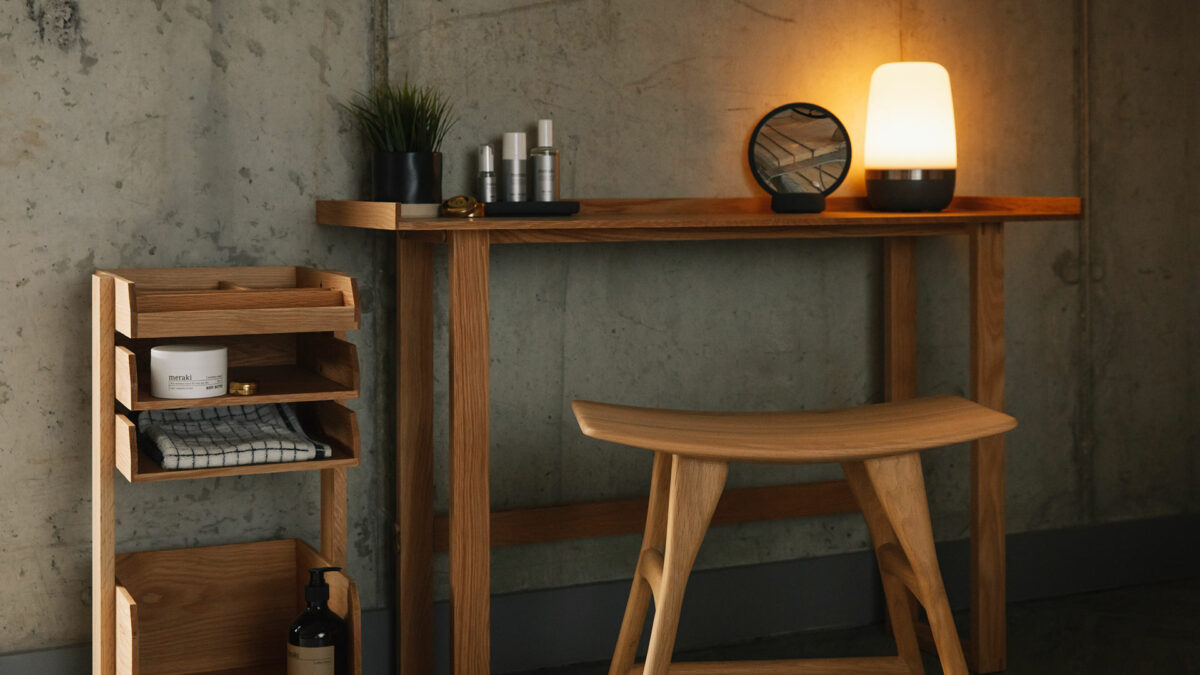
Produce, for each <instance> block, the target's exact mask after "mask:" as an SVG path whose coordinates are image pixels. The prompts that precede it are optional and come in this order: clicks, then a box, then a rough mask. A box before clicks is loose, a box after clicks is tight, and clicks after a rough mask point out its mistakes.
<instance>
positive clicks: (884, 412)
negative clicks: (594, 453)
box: [571, 396, 1017, 464]
mask: <svg viewBox="0 0 1200 675" xmlns="http://www.w3.org/2000/svg"><path fill="white" fill-rule="evenodd" d="M571 408H572V409H573V410H574V411H575V418H576V419H577V420H578V421H579V428H580V430H581V431H583V433H584V435H585V436H591V437H592V438H599V439H601V440H605V441H612V442H614V443H621V444H623V445H632V446H633V447H635V448H645V449H647V450H657V451H660V452H670V453H673V454H679V455H689V456H692V457H715V458H719V459H726V460H730V461H736V462H767V463H779V464H801V463H808V462H842V461H846V460H850V459H868V458H871V457H886V456H888V455H897V454H900V453H903V452H911V451H913V450H925V449H927V448H939V447H942V446H945V445H952V444H954V443H961V442H963V441H969V440H973V439H976V438H980V437H981V436H994V435H996V434H1001V433H1004V432H1005V431H1008V430H1009V429H1012V428H1013V427H1015V426H1017V421H1016V420H1015V419H1013V418H1012V417H1010V416H1008V415H1005V414H1004V413H1002V412H997V411H995V410H992V409H991V408H988V407H985V406H982V405H979V404H978V403H974V402H972V401H968V400H966V399H965V398H961V397H958V396H930V397H926V398H913V399H908V400H904V401H898V402H895V403H880V404H877V405H864V406H858V407H855V408H839V409H835V410H802V411H796V412H736V413H729V412H697V411H690V410H664V409H660V408H638V407H634V406H625V405H615V404H612V403H596V402H594V401H575V402H573V403H572V404H571Z"/></svg>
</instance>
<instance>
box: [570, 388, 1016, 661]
mask: <svg viewBox="0 0 1200 675" xmlns="http://www.w3.org/2000/svg"><path fill="white" fill-rule="evenodd" d="M572 408H573V409H574V411H575V417H576V419H578V420H579V428H580V429H581V430H582V431H583V433H584V434H585V435H587V436H591V437H592V438H599V439H602V440H606V441H613V442H615V443H622V444H625V445H631V446H635V447H639V448H646V449H648V450H653V451H655V455H654V473H653V477H652V478H651V486H650V508H649V513H648V514H647V516H646V533H645V537H644V539H643V540H642V551H641V554H640V555H639V556H638V562H637V569H636V571H635V573H634V578H633V588H632V590H631V591H630V593H629V603H628V604H627V605H626V608H625V619H624V621H622V623H621V634H620V637H618V638H617V648H616V651H615V653H614V654H613V660H612V666H611V667H610V668H609V671H608V672H609V675H625V674H626V673H630V672H635V673H636V672H642V673H645V674H646V675H666V673H667V669H668V668H669V667H670V664H671V652H672V650H673V649H674V646H675V630H676V628H677V627H678V624H679V610H680V606H681V605H682V604H683V590H684V586H686V585H687V579H688V575H689V573H690V572H691V569H692V563H693V562H694V561H695V559H696V552H697V551H699V549H700V542H701V541H702V540H703V539H704V533H705V531H706V530H707V529H708V524H709V521H710V520H711V518H712V514H713V511H714V510H715V509H716V507H717V501H718V500H719V499H720V498H721V492H722V490H723V489H724V487H725V476H726V474H727V473H728V471H729V462H731V461H740V462H759V463H775V464H807V463H816V462H840V463H841V465H842V470H843V471H844V472H845V474H846V480H847V481H848V482H849V483H850V488H851V490H852V491H853V492H854V496H855V498H856V499H857V500H858V505H859V508H860V509H861V510H862V513H863V516H864V517H865V518H866V521H867V527H868V529H869V530H870V531H871V539H872V541H873V542H874V545H875V557H876V559H877V560H878V562H879V570H880V573H881V576H882V577H883V590H884V595H885V596H886V598H887V605H888V615H889V617H890V618H891V622H892V631H893V633H894V634H895V636H896V643H897V647H898V651H899V655H898V656H891V657H878V658H848V659H805V660H796V661H742V662H726V663H706V664H701V663H697V664H678V665H676V666H675V667H673V668H671V672H672V673H744V672H750V673H763V674H770V673H779V674H783V673H818V672H819V673H922V672H924V669H923V667H922V664H921V653H920V650H919V648H918V646H917V635H916V630H915V627H914V623H913V620H914V619H913V617H914V611H913V607H912V606H911V605H910V603H909V597H910V596H909V591H911V592H912V594H913V595H914V596H916V598H917V599H918V600H920V602H921V604H922V605H923V606H924V607H925V611H926V613H927V614H928V615H929V625H930V628H931V629H932V631H933V638H934V643H935V644H936V646H937V652H938V657H939V658H940V659H941V662H942V669H943V671H944V672H946V673H953V674H955V675H957V674H960V673H961V674H965V673H966V672H967V665H966V661H965V660H964V659H963V652H962V646H961V645H960V644H959V641H958V632H957V631H956V630H955V628H954V619H953V617H952V616H951V614H950V604H949V603H948V602H947V600H946V591H945V588H943V586H942V575H941V572H940V571H939V570H938V564H937V557H936V556H935V554H934V548H933V530H932V528H931V527H930V523H929V506H928V504H927V503H926V501H925V479H924V477H923V476H922V475H921V458H920V455H919V454H918V451H920V450H924V449H927V448H935V447H940V446H944V445H950V444H952V443H961V442H963V441H970V440H974V439H977V438H983V437H986V436H994V435H996V434H1001V433H1004V432H1005V431H1008V430H1009V429H1012V428H1013V427H1015V426H1016V425H1017V421H1016V420H1015V419H1013V418H1012V417H1009V416H1008V415H1005V414H1004V413H1001V412H996V411H995V410H992V409H990V408H985V407H984V406H981V405H978V404H976V403H972V402H971V401H967V400H965V399H962V398H959V397H957V396H933V397H928V398H916V399H909V400H905V401H899V402H896V403H884V404H880V405H869V406H862V407H858V408H845V409H841V410H820V411H803V412H768V413H719V412H688V411H680V410H657V409H651V408H634V407H629V406H619V405H612V404H607V403H594V402H591V401H575V402H574V403H573V404H572ZM651 595H653V597H654V602H655V611H654V626H653V629H652V632H651V634H650V646H649V648H648V650H647V653H646V663H645V665H644V669H643V668H637V669H635V668H634V662H633V661H634V655H635V654H636V652H637V647H638V640H639V639H640V637H641V633H642V624H643V622H644V621H645V619H646V611H647V609H648V608H649V604H650V597H651Z"/></svg>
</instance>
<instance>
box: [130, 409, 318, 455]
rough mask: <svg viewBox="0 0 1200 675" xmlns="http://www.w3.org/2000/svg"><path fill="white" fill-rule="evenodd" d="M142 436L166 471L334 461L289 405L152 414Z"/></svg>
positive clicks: (144, 420) (142, 424)
mask: <svg viewBox="0 0 1200 675" xmlns="http://www.w3.org/2000/svg"><path fill="white" fill-rule="evenodd" d="M137 426H138V432H139V433H140V434H142V435H143V436H144V437H145V439H146V440H148V441H149V442H150V444H149V445H150V454H151V455H152V456H153V457H154V459H156V460H158V462H159V464H161V465H162V468H164V469H168V470H176V469H207V468H212V467H221V466H241V465H244V464H272V463H277V462H303V461H308V460H314V459H326V458H328V457H332V456H333V451H332V449H331V448H330V447H329V446H328V445H326V444H324V443H319V442H317V441H314V440H312V439H311V438H309V437H308V436H307V435H306V434H305V433H304V430H303V429H302V428H301V426H300V421H299V419H297V417H296V411H295V410H293V409H292V407H291V406H290V405H287V404H283V403H270V404H265V405H234V406H227V407H220V408H191V409H187V410H148V411H146V412H143V413H142V414H141V415H139V416H138V422H137Z"/></svg>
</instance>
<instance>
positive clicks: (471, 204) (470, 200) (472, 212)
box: [442, 195, 483, 218]
mask: <svg viewBox="0 0 1200 675" xmlns="http://www.w3.org/2000/svg"><path fill="white" fill-rule="evenodd" d="M442 215H443V216H447V217H449V218H476V217H479V216H482V215H483V204H480V203H479V202H478V201H476V200H475V198H474V197H468V196H467V195H459V196H457V197H451V198H450V199H447V200H446V201H444V202H442Z"/></svg>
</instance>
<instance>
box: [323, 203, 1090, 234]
mask: <svg viewBox="0 0 1200 675" xmlns="http://www.w3.org/2000/svg"><path fill="white" fill-rule="evenodd" d="M378 204H379V203H373V202H326V201H322V202H317V222H318V223H321V224H324V225H342V226H346V227H363V228H369V229H396V230H410V231H427V230H442V231H457V230H509V231H516V230H612V229H647V230H658V229H677V228H685V229H696V228H755V227H757V228H771V227H788V226H791V227H828V226H836V225H888V224H897V225H902V224H905V223H939V222H946V223H979V222H995V221H1008V222H1014V221H1019V220H1070V219H1073V218H1077V217H1078V216H1079V213H1080V201H1079V199H1078V198H1076V197H956V198H955V199H954V201H953V202H952V203H951V204H950V206H949V207H948V208H947V209H945V210H944V211H939V212H936V213H896V212H885V211H873V210H870V208H869V207H868V205H867V203H866V200H865V199H863V198H859V197H834V198H830V199H828V200H827V201H826V210H825V211H824V212H822V213H791V214H779V213H773V212H771V211H770V206H769V200H768V199H765V198H727V199H587V200H582V201H581V204H580V210H579V213H578V214H577V215H575V216H570V217H566V218H426V219H417V218H414V219H406V218H396V217H395V216H394V215H393V217H392V218H391V220H390V223H389V220H388V218H387V207H386V206H379V205H378ZM392 206H393V209H394V206H395V205H392ZM829 236H847V235H845V234H837V235H829ZM501 241H503V240H498V241H497V243H500V242H501Z"/></svg>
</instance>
